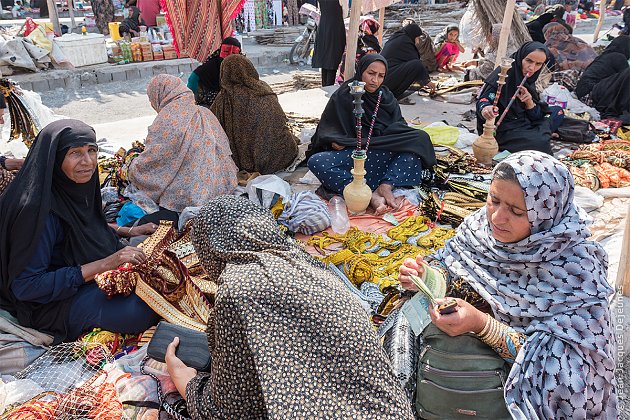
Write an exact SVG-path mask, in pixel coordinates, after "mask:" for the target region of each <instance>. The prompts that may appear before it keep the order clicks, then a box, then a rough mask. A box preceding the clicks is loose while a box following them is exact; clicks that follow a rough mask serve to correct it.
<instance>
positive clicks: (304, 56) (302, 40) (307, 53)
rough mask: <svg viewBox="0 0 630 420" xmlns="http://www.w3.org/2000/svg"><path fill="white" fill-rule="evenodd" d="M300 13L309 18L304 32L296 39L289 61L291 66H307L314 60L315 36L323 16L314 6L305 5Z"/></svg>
mask: <svg viewBox="0 0 630 420" xmlns="http://www.w3.org/2000/svg"><path fill="white" fill-rule="evenodd" d="M298 13H299V14H300V15H301V16H307V20H306V26H305V28H304V31H303V32H302V33H301V34H300V36H298V37H297V38H296V39H295V43H294V44H293V48H291V53H290V54H289V61H290V62H291V64H300V65H307V64H310V63H311V60H312V58H313V48H314V47H315V36H316V35H317V26H318V25H319V18H320V17H321V14H320V12H319V9H318V8H317V7H315V6H313V5H312V4H309V3H304V4H303V5H302V7H300V10H299V11H298Z"/></svg>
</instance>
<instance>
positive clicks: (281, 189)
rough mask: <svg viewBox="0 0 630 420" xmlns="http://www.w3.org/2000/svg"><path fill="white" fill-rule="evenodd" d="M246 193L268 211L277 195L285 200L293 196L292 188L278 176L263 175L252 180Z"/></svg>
mask: <svg viewBox="0 0 630 420" xmlns="http://www.w3.org/2000/svg"><path fill="white" fill-rule="evenodd" d="M245 191H247V196H248V197H249V199H250V200H251V201H252V202H254V203H256V204H258V205H259V206H262V207H263V208H266V209H268V208H271V206H272V205H273V198H274V196H275V195H276V194H278V195H279V196H280V197H282V198H283V199H287V198H289V197H290V196H291V186H290V185H289V183H288V182H286V181H285V180H283V179H282V178H280V177H278V176H277V175H261V176H258V177H256V178H254V179H252V180H251V181H249V182H248V183H247V187H245Z"/></svg>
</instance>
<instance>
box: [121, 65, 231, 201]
mask: <svg viewBox="0 0 630 420" xmlns="http://www.w3.org/2000/svg"><path fill="white" fill-rule="evenodd" d="M147 95H148V96H149V101H150V102H151V106H152V107H153V109H155V110H156V111H157V112H158V115H157V117H156V118H155V121H154V122H153V124H152V125H151V126H150V127H149V135H148V136H147V139H146V142H145V146H146V148H145V150H144V152H142V153H140V155H139V156H138V157H137V158H135V159H134V160H133V161H132V162H131V165H130V166H129V180H130V181H131V183H132V184H133V185H134V186H135V187H137V188H138V189H139V190H140V191H142V192H144V193H146V194H147V195H148V196H149V197H150V198H151V199H152V200H153V201H155V202H156V203H157V204H159V205H160V206H162V207H164V208H167V209H169V210H173V211H177V212H180V211H182V210H183V209H184V208H185V207H189V206H203V205H204V204H206V203H207V202H208V200H210V199H211V198H214V197H217V196H219V195H223V194H230V193H231V192H232V191H234V189H235V188H236V187H237V179H236V173H237V172H238V169H237V168H236V165H235V164H234V161H233V160H232V152H231V150H230V143H229V141H228V138H227V135H226V134H225V132H224V131H223V128H222V127H221V124H220V123H219V120H217V118H216V117H215V116H214V114H213V113H212V112H211V111H210V110H209V109H207V108H204V107H202V106H198V105H195V99H194V96H193V93H192V91H191V90H190V89H188V88H187V87H186V85H184V82H182V80H181V79H180V78H178V77H175V76H171V75H167V74H161V75H159V76H155V77H154V78H153V79H151V81H150V82H149V85H148V86H147Z"/></svg>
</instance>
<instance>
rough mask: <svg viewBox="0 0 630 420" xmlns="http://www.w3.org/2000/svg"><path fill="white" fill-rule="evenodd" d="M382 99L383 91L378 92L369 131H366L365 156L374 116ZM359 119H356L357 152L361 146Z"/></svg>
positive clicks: (374, 121)
mask: <svg viewBox="0 0 630 420" xmlns="http://www.w3.org/2000/svg"><path fill="white" fill-rule="evenodd" d="M382 97H383V91H382V90H379V91H378V98H377V99H376V106H375V107H374V113H373V114H372V121H370V129H369V130H368V136H367V141H366V143H365V153H366V154H367V151H368V148H369V147H370V140H371V139H372V131H373V130H374V124H375V123H376V114H378V109H379V107H380V106H381V98H382ZM361 128H362V124H361V117H357V151H359V150H361V147H362V146H363V141H362V139H361Z"/></svg>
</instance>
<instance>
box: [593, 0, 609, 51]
mask: <svg viewBox="0 0 630 420" xmlns="http://www.w3.org/2000/svg"><path fill="white" fill-rule="evenodd" d="M606 3H608V2H607V1H606V0H602V1H601V2H600V3H599V19H597V26H596V27H595V33H593V42H597V39H598V38H599V31H601V29H602V25H603V24H604V18H605V17H606Z"/></svg>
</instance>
